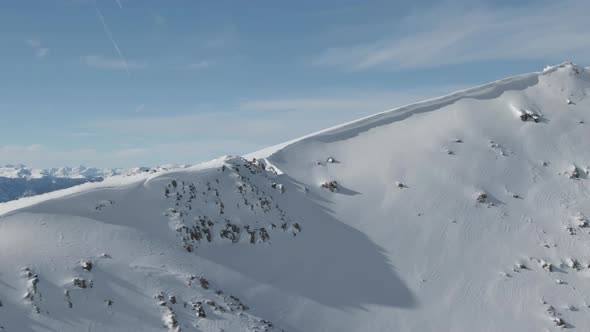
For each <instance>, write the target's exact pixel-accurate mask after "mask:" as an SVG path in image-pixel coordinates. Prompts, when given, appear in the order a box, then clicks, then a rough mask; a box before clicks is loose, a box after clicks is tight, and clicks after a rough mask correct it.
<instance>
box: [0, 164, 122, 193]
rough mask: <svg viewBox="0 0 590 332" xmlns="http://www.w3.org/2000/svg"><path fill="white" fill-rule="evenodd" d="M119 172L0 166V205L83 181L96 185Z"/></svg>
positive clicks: (92, 169)
mask: <svg viewBox="0 0 590 332" xmlns="http://www.w3.org/2000/svg"><path fill="white" fill-rule="evenodd" d="M121 173H122V170H120V169H97V168H87V167H84V166H79V167H61V168H51V169H35V168H30V167H26V166H24V165H6V166H4V167H0V202H6V201H10V200H13V199H17V198H21V197H26V196H32V195H38V194H44V193H47V192H50V191H54V190H59V189H63V188H68V187H72V186H76V185H79V184H82V183H86V182H98V181H102V180H104V179H105V178H106V177H109V176H114V175H118V174H121Z"/></svg>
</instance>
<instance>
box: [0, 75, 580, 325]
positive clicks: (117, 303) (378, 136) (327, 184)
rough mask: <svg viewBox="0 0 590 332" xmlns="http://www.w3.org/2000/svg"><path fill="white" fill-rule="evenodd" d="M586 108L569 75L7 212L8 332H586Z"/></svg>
mask: <svg viewBox="0 0 590 332" xmlns="http://www.w3.org/2000/svg"><path fill="white" fill-rule="evenodd" d="M588 91H590V73H588V71H587V70H586V69H583V68H582V67H578V66H576V65H573V64H570V63H564V64H562V65H559V66H555V67H550V68H547V69H546V70H545V71H543V72H541V73H533V74H527V75H522V76H517V77H513V78H509V79H506V80H502V81H498V82H494V83H491V84H488V85H484V86H481V87H477V88H474V89H470V90H465V91H461V92H457V93H455V94H452V95H449V96H446V97H442V98H438V99H433V100H429V101H425V102H422V103H418V104H415V105H410V106H405V107H402V108H400V109H396V110H392V111H388V112H384V113H381V114H377V115H375V116H372V117H368V118H365V119H361V120H359V121H356V122H352V123H349V124H345V125H342V126H339V127H336V128H332V129H328V130H326V131H323V132H319V133H316V134H312V135H308V136H306V137H304V138H301V139H298V140H294V141H291V142H287V143H285V144H281V145H278V146H275V147H271V148H268V149H265V150H262V151H259V152H256V153H252V154H250V155H248V156H245V157H244V158H242V157H223V158H220V159H218V160H213V161H211V162H208V163H204V164H201V165H197V166H193V167H190V168H185V169H174V170H168V171H161V172H157V173H149V172H144V173H139V174H135V175H132V176H128V177H123V176H121V177H117V176H116V177H112V178H108V179H107V180H105V181H104V182H101V183H90V184H84V185H82V186H79V187H75V188H69V189H66V190H63V191H59V192H54V193H50V194H45V195H42V196H36V197H29V198H24V199H21V200H19V201H15V202H9V203H4V204H0V326H1V327H2V328H0V331H1V330H4V331H86V330H90V331H207V332H209V331H226V332H227V331H282V330H284V331H297V332H307V331H314V332H315V331H320V332H323V331H378V332H381V331H382V332H385V331H387V332H389V331H558V330H561V329H563V328H566V329H571V330H577V331H588V330H590V307H589V305H590V284H589V283H588V276H590V247H589V246H588V243H590V226H589V225H590V222H589V219H588V216H590V187H589V183H588V181H589V179H588V177H589V175H588V173H589V166H590V149H588V142H590V130H589V129H588V127H587V126H588V125H589V121H590V113H589V112H590V103H589V102H588V100H587V99H586V95H587V93H588Z"/></svg>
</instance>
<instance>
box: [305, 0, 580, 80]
mask: <svg viewBox="0 0 590 332" xmlns="http://www.w3.org/2000/svg"><path fill="white" fill-rule="evenodd" d="M545 4H547V3H545ZM583 8H585V9H583ZM582 9H583V10H582ZM589 9H590V4H588V3H587V2H582V1H578V0H572V1H563V2H559V4H549V5H545V6H542V7H539V6H537V7H534V6H533V7H532V8H531V7H530V6H529V7H526V8H510V9H507V8H485V7H480V8H478V9H464V8H460V7H456V6H448V5H447V6H445V7H429V9H428V10H429V11H427V10H423V11H420V12H419V13H415V14H412V15H409V16H407V17H405V18H404V19H402V20H400V21H399V22H400V23H398V24H397V25H395V26H393V27H392V26H391V25H384V24H375V25H374V31H373V32H372V33H371V35H373V36H379V37H377V38H374V39H373V40H370V39H369V40H367V41H366V42H364V43H357V44H350V45H344V46H333V47H330V48H328V49H326V50H324V51H323V52H321V54H319V55H318V56H316V57H315V58H314V59H313V61H312V62H313V64H315V65H317V66H328V67H338V68H344V69H347V70H352V71H362V70H371V69H386V70H402V69H416V68H429V67H438V66H445V65H454V64H462V63H470V62H471V63H474V62H481V61H489V60H527V59H536V60H544V59H549V60H550V59H554V58H559V60H565V59H563V58H564V57H566V58H570V57H580V58H583V57H588V56H590V45H589V44H588V43H585V42H584V41H585V40H588V38H590V25H588V24H586V23H585V22H586V18H585V13H586V12H587V10H589ZM416 22H418V23H416ZM347 28H349V27H347ZM402 31H403V32H405V33H402Z"/></svg>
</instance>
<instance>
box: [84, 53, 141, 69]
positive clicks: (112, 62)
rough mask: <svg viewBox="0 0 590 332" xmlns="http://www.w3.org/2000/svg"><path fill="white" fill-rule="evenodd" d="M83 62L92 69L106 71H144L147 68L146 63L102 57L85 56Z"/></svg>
mask: <svg viewBox="0 0 590 332" xmlns="http://www.w3.org/2000/svg"><path fill="white" fill-rule="evenodd" d="M80 59H81V60H82V62H83V63H84V64H85V65H87V66H88V67H91V68H97V69H106V70H125V71H127V72H129V69H144V68H146V67H147V62H145V61H125V60H123V59H120V58H109V57H105V56H102V55H85V56H82V57H81V58H80Z"/></svg>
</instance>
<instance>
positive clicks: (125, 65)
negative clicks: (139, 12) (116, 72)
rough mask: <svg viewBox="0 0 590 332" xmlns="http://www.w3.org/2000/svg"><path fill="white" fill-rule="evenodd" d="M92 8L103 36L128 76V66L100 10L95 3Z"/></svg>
mask: <svg viewBox="0 0 590 332" xmlns="http://www.w3.org/2000/svg"><path fill="white" fill-rule="evenodd" d="M120 5H121V4H120V3H119V6H120ZM94 8H95V9H96V16H97V17H98V20H99V21H100V23H101V24H102V28H103V30H104V32H105V34H106V35H107V37H108V38H109V40H110V41H111V44H113V48H114V49H115V51H116V52H117V54H118V55H119V59H120V62H121V63H122V64H123V68H124V69H125V71H126V72H127V74H128V75H129V74H131V73H130V72H129V66H128V64H127V60H126V59H125V57H124V56H123V52H121V49H120V48H119V45H118V44H117V42H116V41H115V38H114V37H113V34H112V33H111V29H109V26H108V25H107V23H106V21H105V19H104V16H103V15H102V12H101V11H100V9H99V8H98V6H97V5H96V3H94Z"/></svg>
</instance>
